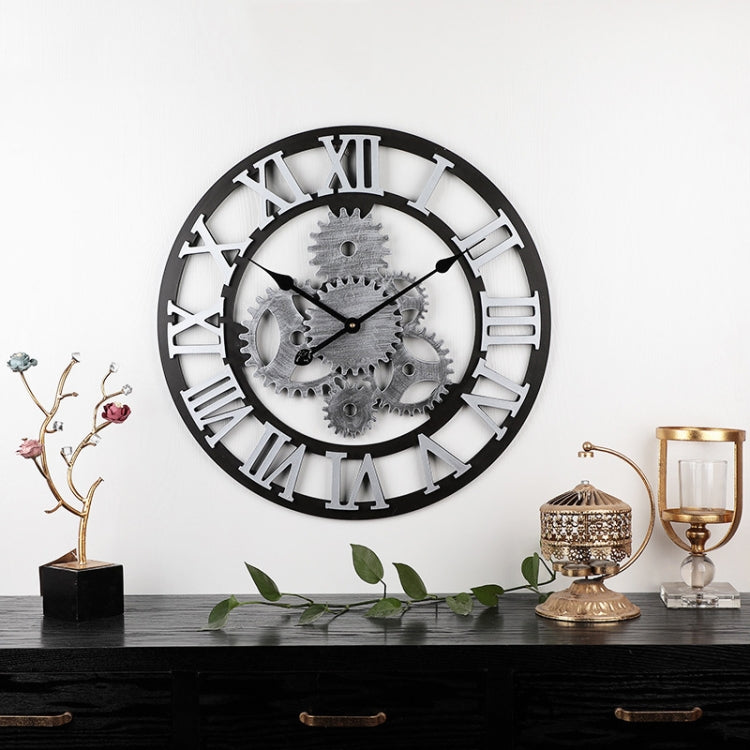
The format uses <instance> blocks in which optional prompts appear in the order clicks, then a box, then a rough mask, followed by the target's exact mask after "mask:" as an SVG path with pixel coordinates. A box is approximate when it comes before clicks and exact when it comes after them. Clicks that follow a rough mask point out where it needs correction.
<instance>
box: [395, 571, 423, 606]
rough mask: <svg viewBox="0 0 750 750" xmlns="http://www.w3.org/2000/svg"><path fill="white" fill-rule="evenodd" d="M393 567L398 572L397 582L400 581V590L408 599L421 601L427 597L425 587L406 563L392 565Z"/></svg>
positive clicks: (417, 574) (415, 572)
mask: <svg viewBox="0 0 750 750" xmlns="http://www.w3.org/2000/svg"><path fill="white" fill-rule="evenodd" d="M393 566H394V567H395V568H396V570H397V571H398V580H399V581H401V588H402V589H403V590H404V593H405V594H406V595H407V596H408V597H409V598H410V599H414V600H415V601H421V600H422V599H425V598H426V597H427V587H426V586H425V585H424V583H423V582H422V579H421V578H420V577H419V573H417V571H416V570H414V568H412V567H411V566H409V565H407V564H406V563H393Z"/></svg>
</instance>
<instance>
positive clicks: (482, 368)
mask: <svg viewBox="0 0 750 750" xmlns="http://www.w3.org/2000/svg"><path fill="white" fill-rule="evenodd" d="M473 377H475V378H477V377H483V378H488V379H489V380H491V381H492V382H493V383H495V384H497V385H499V386H500V387H501V388H504V389H505V390H507V391H510V392H511V393H513V394H515V395H516V398H499V397H495V396H486V395H483V394H477V393H464V394H462V395H461V398H462V399H463V400H464V401H465V402H466V403H467V404H468V405H469V406H470V407H471V408H472V409H473V410H474V411H475V412H476V413H477V414H478V415H479V416H480V417H481V418H482V421H483V422H484V423H485V424H486V425H487V426H488V427H489V428H490V429H491V430H492V431H493V432H494V433H495V438H496V439H497V440H500V438H502V436H503V435H504V434H505V433H506V432H507V428H506V427H501V426H500V425H498V424H496V423H495V420H494V419H492V417H491V416H490V415H489V414H488V413H487V412H486V411H485V409H488V408H491V409H502V410H503V411H507V412H510V414H511V416H514V417H515V416H516V414H517V413H518V410H519V409H520V408H521V404H523V402H524V399H525V398H526V394H527V393H528V392H529V386H528V385H519V384H518V383H515V382H513V381H512V380H510V379H508V378H506V377H505V376H504V375H501V374H500V373H499V372H497V371H495V370H493V369H492V368H491V367H489V366H488V365H487V361H486V360H485V359H480V360H479V363H478V364H477V366H476V368H475V369H474V372H473Z"/></svg>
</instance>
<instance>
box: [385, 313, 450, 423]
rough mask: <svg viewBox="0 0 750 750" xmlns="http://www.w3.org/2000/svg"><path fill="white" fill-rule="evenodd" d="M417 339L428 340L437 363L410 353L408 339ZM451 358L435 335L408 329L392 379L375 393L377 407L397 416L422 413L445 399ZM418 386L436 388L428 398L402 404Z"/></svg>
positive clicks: (393, 359)
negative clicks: (432, 384) (412, 388)
mask: <svg viewBox="0 0 750 750" xmlns="http://www.w3.org/2000/svg"><path fill="white" fill-rule="evenodd" d="M410 338H418V339H422V340H423V341H426V342H427V343H428V344H429V345H430V346H431V347H432V349H433V350H434V351H435V353H436V355H437V359H435V360H429V361H428V360H423V359H421V358H419V357H418V356H417V355H416V354H414V353H413V352H411V351H410V350H409V339H410ZM451 362H452V360H451V359H449V358H448V350H447V349H445V348H443V346H442V342H440V341H437V340H436V338H435V335H434V334H428V333H427V332H426V331H425V329H424V328H417V327H413V326H407V327H406V328H405V329H404V331H403V340H402V342H401V343H400V344H399V346H398V347H396V351H395V352H394V353H393V355H392V357H391V369H392V371H391V379H390V381H389V383H388V384H387V385H385V386H384V387H383V388H381V389H379V390H378V391H377V392H376V397H377V402H378V405H379V406H381V407H384V408H386V409H388V411H390V412H393V413H395V414H408V415H410V416H411V415H414V414H423V413H424V412H425V411H427V410H429V409H432V407H433V406H434V405H435V404H436V403H438V402H439V401H441V400H442V398H443V396H444V395H445V394H446V393H447V390H448V389H447V385H448V383H450V377H449V376H450V374H451V372H453V370H452V369H451V367H450V363H451ZM416 383H434V384H435V386H434V388H433V389H432V390H431V391H430V393H429V395H428V396H426V397H425V398H423V399H421V400H419V401H414V402H406V401H403V397H404V394H405V393H406V391H407V390H408V389H409V388H410V387H411V386H412V385H414V384H416Z"/></svg>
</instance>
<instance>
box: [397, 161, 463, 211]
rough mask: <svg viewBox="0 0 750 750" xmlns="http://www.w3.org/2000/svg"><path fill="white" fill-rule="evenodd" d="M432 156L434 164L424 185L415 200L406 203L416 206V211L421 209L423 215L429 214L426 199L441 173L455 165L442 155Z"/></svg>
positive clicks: (430, 195)
mask: <svg viewBox="0 0 750 750" xmlns="http://www.w3.org/2000/svg"><path fill="white" fill-rule="evenodd" d="M432 158H433V159H434V160H435V166H434V167H433V169H432V172H431V173H430V177H429V179H428V180H427V182H426V183H425V186H424V187H423V188H422V192H421V193H420V195H419V198H417V200H415V201H409V203H408V205H410V206H411V207H412V208H416V209H417V211H421V212H422V213H423V214H424V215H425V216H429V215H430V212H429V210H428V209H427V201H428V200H430V198H431V197H432V194H433V193H434V192H435V188H436V187H437V184H438V182H440V178H441V177H442V176H443V173H444V172H445V170H446V169H452V168H453V167H455V166H456V165H455V164H454V163H453V162H452V161H448V160H447V159H446V158H445V157H443V156H438V155H437V154H434V155H433V157H432Z"/></svg>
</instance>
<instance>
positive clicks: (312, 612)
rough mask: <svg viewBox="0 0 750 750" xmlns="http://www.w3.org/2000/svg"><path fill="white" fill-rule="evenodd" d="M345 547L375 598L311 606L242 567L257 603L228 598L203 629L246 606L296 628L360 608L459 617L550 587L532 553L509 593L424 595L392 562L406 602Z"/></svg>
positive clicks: (372, 562)
mask: <svg viewBox="0 0 750 750" xmlns="http://www.w3.org/2000/svg"><path fill="white" fill-rule="evenodd" d="M350 546H351V552H352V564H353V566H354V572H355V573H356V574H357V576H358V577H359V578H360V579H361V580H362V581H364V582H365V583H368V584H371V585H373V586H378V585H380V586H382V587H383V593H382V595H381V596H379V597H375V598H370V599H364V600H362V601H355V602H350V603H347V604H341V603H331V602H316V601H315V600H314V599H311V598H310V597H307V596H303V595H302V594H294V593H287V592H282V591H280V590H279V587H278V586H277V585H276V582H275V581H274V580H273V579H272V578H271V577H270V576H269V575H268V574H267V573H264V572H263V571H262V570H261V569H260V568H256V567H255V566H254V565H250V564H249V563H245V567H246V568H247V571H248V573H250V577H251V578H252V579H253V583H254V584H255V587H256V588H257V589H258V593H259V594H260V596H261V599H251V600H248V601H240V600H239V599H237V597H236V596H235V595H234V594H232V596H230V597H229V598H228V599H223V600H222V601H220V602H219V603H218V604H216V606H214V608H213V609H212V610H211V612H210V614H209V615H208V623H207V625H206V627H205V628H204V630H221V629H222V628H223V627H224V626H225V625H226V624H227V621H228V619H229V615H230V614H231V612H232V610H234V609H237V607H246V606H250V605H263V606H267V607H279V608H281V609H294V610H300V617H299V620H298V624H299V625H310V624H312V623H314V622H316V621H317V620H319V619H320V618H322V617H324V616H326V615H327V616H329V621H330V620H332V619H335V618H337V617H340V616H341V615H343V614H346V613H347V612H351V611H352V610H359V609H364V608H365V607H366V608H367V609H364V616H365V617H370V618H373V619H381V618H392V617H401V616H403V615H404V614H405V613H406V612H407V611H408V610H409V609H411V607H414V606H418V605H423V604H441V603H444V604H446V605H447V606H448V608H449V609H450V610H451V612H453V613H455V614H457V615H461V616H464V617H465V616H467V615H469V614H470V613H471V612H472V610H473V608H474V602H475V601H477V602H478V603H479V604H481V605H483V606H485V607H496V606H497V605H498V603H499V600H500V597H501V596H503V595H505V594H507V593H509V592H511V591H521V590H528V591H533V592H534V593H536V594H537V595H538V598H539V601H540V602H543V601H544V600H545V599H546V598H547V597H548V596H549V594H545V593H542V591H541V590H540V588H541V587H542V586H546V585H547V584H549V583H552V581H554V580H555V577H556V574H555V572H554V571H553V570H552V569H551V568H550V567H549V566H548V565H547V563H546V562H545V561H544V560H543V559H542V558H541V557H540V556H539V555H538V554H537V553H534V554H533V555H530V556H529V557H527V558H525V559H524V560H523V562H522V563H521V575H522V576H523V578H524V580H525V581H526V583H524V584H521V585H519V586H513V587H512V588H503V587H502V586H498V585H497V584H495V583H490V584H486V585H484V586H475V587H473V588H471V589H470V590H469V591H463V592H461V593H458V594H453V595H451V596H438V595H437V594H430V593H428V591H427V587H426V586H425V584H424V581H423V580H422V578H421V577H420V575H419V573H417V571H416V570H414V568H412V567H411V566H410V565H407V564H406V563H401V562H395V563H393V567H394V568H395V569H396V573H397V575H398V579H399V583H400V584H401V588H402V590H403V592H404V594H405V596H406V598H400V597H398V596H389V595H388V587H387V585H386V582H385V568H384V567H383V563H382V562H381V561H380V558H379V557H378V556H377V555H376V554H375V553H374V552H373V551H372V550H371V549H369V547H365V546H363V545H361V544H352V545H350ZM542 571H544V572H546V574H547V575H548V578H547V580H544V581H540V580H539V576H540V574H541V573H542Z"/></svg>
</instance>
